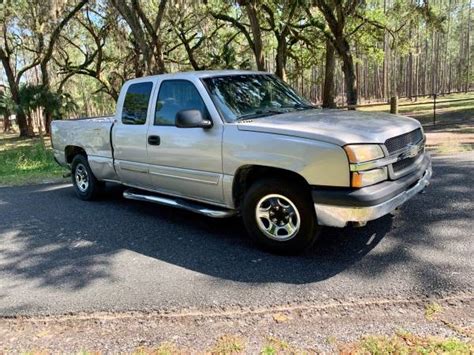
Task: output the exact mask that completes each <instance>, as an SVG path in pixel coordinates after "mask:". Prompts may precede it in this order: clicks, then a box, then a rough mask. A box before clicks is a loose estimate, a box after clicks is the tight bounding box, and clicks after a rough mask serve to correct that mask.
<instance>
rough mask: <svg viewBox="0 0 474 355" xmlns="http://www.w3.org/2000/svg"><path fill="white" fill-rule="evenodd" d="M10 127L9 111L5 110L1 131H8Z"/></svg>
mask: <svg viewBox="0 0 474 355" xmlns="http://www.w3.org/2000/svg"><path fill="white" fill-rule="evenodd" d="M10 128H11V127H10V112H8V111H6V112H5V113H4V114H3V132H9V131H10Z"/></svg>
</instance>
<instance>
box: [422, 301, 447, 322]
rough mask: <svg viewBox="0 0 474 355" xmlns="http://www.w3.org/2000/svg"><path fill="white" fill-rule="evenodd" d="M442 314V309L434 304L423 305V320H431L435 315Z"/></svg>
mask: <svg viewBox="0 0 474 355" xmlns="http://www.w3.org/2000/svg"><path fill="white" fill-rule="evenodd" d="M442 312H443V307H441V305H440V304H438V303H436V302H432V303H428V304H427V305H425V318H426V319H427V320H432V319H433V318H434V317H435V316H436V315H438V314H439V313H442Z"/></svg>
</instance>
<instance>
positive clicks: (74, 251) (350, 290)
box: [0, 153, 474, 315]
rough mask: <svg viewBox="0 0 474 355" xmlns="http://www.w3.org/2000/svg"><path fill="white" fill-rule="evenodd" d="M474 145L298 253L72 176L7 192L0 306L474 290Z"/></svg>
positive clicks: (33, 308)
mask: <svg viewBox="0 0 474 355" xmlns="http://www.w3.org/2000/svg"><path fill="white" fill-rule="evenodd" d="M473 168H474V153H467V154H466V153H465V154H459V155H456V156H451V157H446V158H442V159H441V158H436V159H435V161H434V178H433V184H432V186H431V187H430V188H429V190H428V192H427V193H426V194H423V195H418V196H416V197H415V198H414V199H413V200H412V201H411V202H410V203H409V204H407V205H405V206H404V207H403V208H402V209H400V210H399V211H397V212H396V215H395V217H394V218H392V217H391V216H386V217H383V218H381V219H379V220H377V221H374V222H372V223H369V224H368V226H367V227H366V228H364V229H351V228H346V229H342V230H337V229H326V230H325V232H324V235H323V236H322V237H321V239H320V241H319V242H318V243H317V245H316V247H315V249H314V250H311V251H309V252H308V253H306V254H305V255H302V256H299V257H281V256H274V255H270V254H267V253H265V252H262V251H260V250H257V249H256V248H255V247H254V246H253V245H252V244H251V243H250V242H249V241H248V240H247V239H246V237H245V232H244V229H243V227H242V225H241V223H240V221H239V220H238V219H231V220H213V219H208V218H204V217H200V216H197V215H194V214H191V213H188V212H186V211H181V210H175V209H171V208H168V207H162V206H157V205H153V204H147V203H140V202H133V201H126V200H123V199H122V198H121V190H120V188H118V187H113V188H110V189H109V190H108V192H107V194H106V196H105V197H104V198H103V199H102V200H100V201H97V202H82V201H79V200H78V199H76V198H75V197H74V192H73V190H72V187H71V186H69V185H40V186H29V187H15V188H1V189H0V240H1V243H0V314H3V315H13V314H46V313H48V314H56V313H68V312H79V311H86V312H89V311H109V310H152V309H153V310H176V309H182V308H191V309H198V308H201V307H203V308H207V307H227V306H245V307H266V306H270V305H282V304H287V303H292V302H301V301H310V302H331V301H333V300H334V299H338V300H341V299H359V298H364V299H365V298H396V297H412V296H413V297H415V296H420V295H429V296H433V295H440V294H441V295H445V294H455V293H458V292H468V293H470V292H472V291H473V264H474V258H473V257H472V256H473V255H474V250H473V249H474V248H473V245H474V244H473V242H472V239H473V237H474V227H473V226H474V223H473V222H474V177H473V173H474V169H473Z"/></svg>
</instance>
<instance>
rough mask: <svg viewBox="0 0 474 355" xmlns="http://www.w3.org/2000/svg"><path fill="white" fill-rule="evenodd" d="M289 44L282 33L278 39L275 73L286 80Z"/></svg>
mask: <svg viewBox="0 0 474 355" xmlns="http://www.w3.org/2000/svg"><path fill="white" fill-rule="evenodd" d="M287 50H288V49H287V45H286V38H285V37H284V36H283V35H282V36H281V37H280V38H279V39H278V47H277V54H276V70H275V74H276V76H278V77H279V78H280V79H282V80H286V72H285V68H286V60H287Z"/></svg>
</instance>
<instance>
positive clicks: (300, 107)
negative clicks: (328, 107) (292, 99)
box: [281, 103, 319, 110]
mask: <svg viewBox="0 0 474 355" xmlns="http://www.w3.org/2000/svg"><path fill="white" fill-rule="evenodd" d="M281 108H294V109H297V110H310V109H314V108H319V107H318V106H316V105H307V104H302V103H296V104H294V105H289V106H282V107H281Z"/></svg>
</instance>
